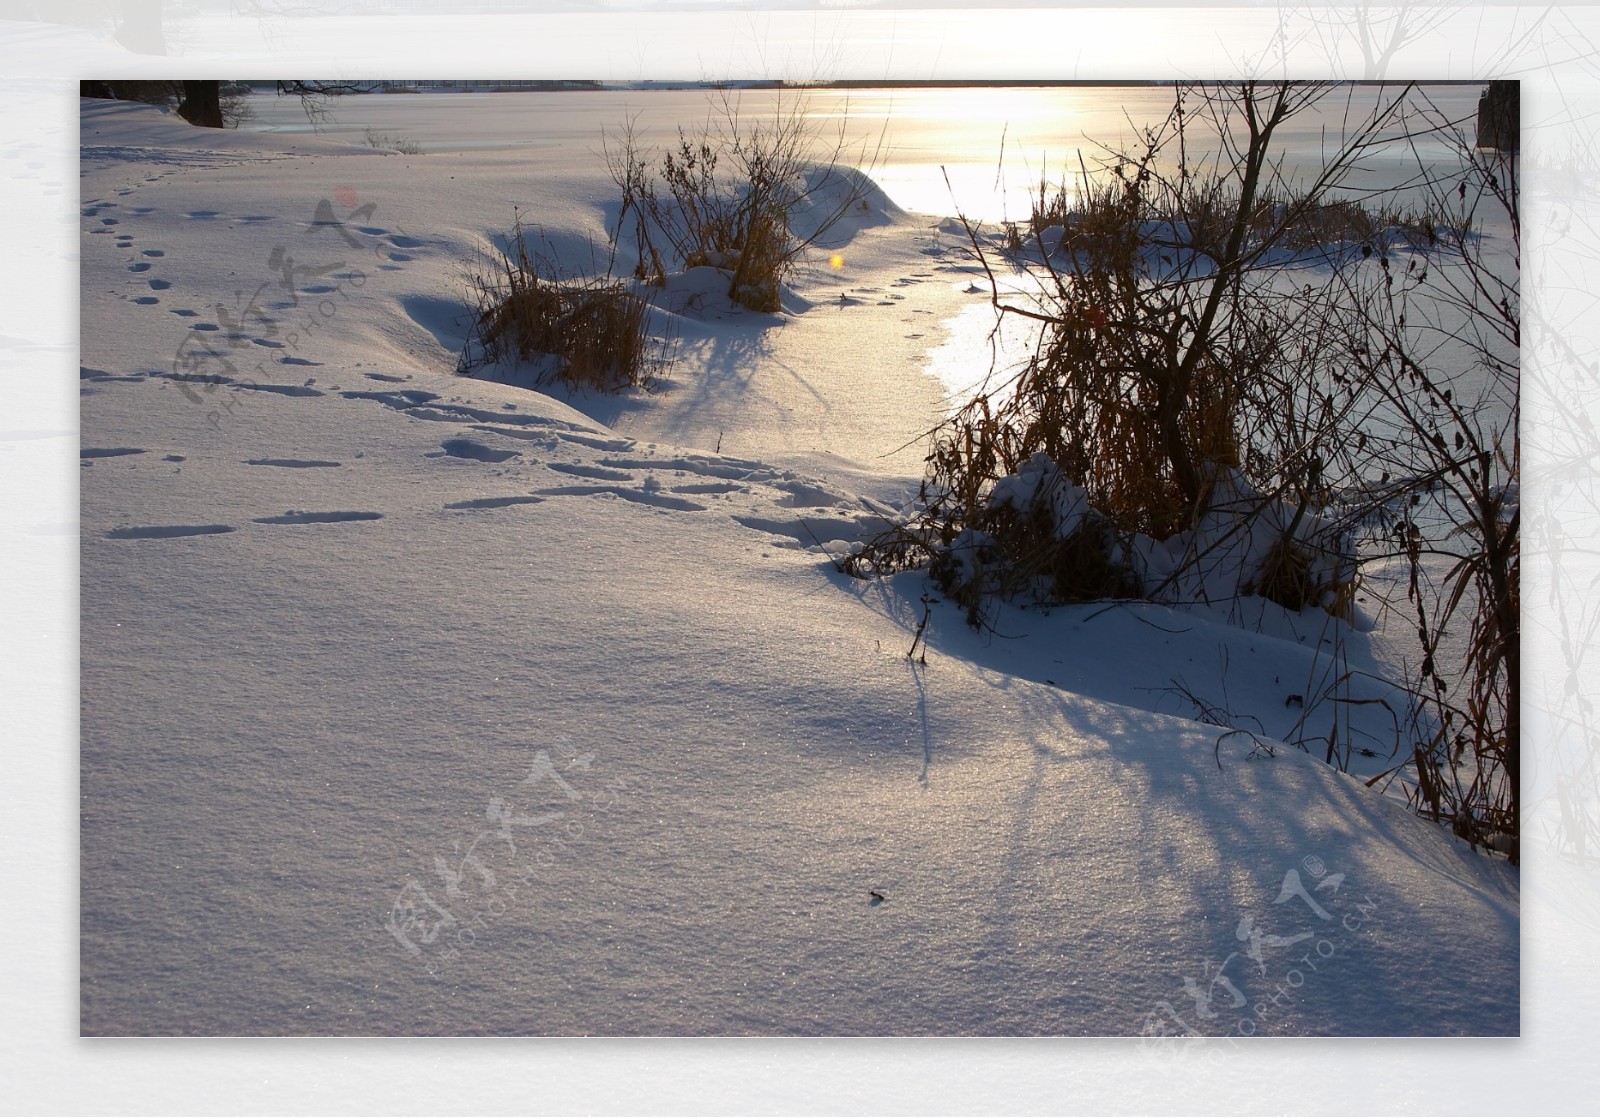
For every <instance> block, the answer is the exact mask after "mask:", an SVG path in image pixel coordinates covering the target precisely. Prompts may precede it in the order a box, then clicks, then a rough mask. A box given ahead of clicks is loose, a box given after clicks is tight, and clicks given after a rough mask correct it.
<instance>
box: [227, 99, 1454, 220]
mask: <svg viewBox="0 0 1600 1118" xmlns="http://www.w3.org/2000/svg"><path fill="white" fill-rule="evenodd" d="M1387 88H1388V90H1390V91H1393V90H1394V89H1396V88H1397V87H1393V86H1390V87H1387ZM1481 89H1482V86H1481V85H1478V84H1467V85H1432V86H1428V87H1426V93H1427V95H1428V96H1429V97H1430V98H1431V99H1432V100H1433V101H1434V103H1435V104H1437V105H1438V106H1439V107H1440V108H1441V109H1442V110H1444V111H1445V112H1446V113H1448V114H1449V116H1450V117H1451V118H1452V119H1470V118H1471V116H1472V114H1473V113H1474V112H1475V110H1476V106H1477V99H1478V95H1479V93H1480V92H1481ZM725 96H726V97H727V98H729V99H730V100H729V102H728V103H729V104H731V105H733V106H735V107H736V109H737V111H738V112H739V114H740V115H741V116H742V117H745V118H747V119H751V120H757V119H768V120H770V119H771V118H772V117H773V115H774V114H775V113H778V112H785V113H787V112H793V111H795V110H797V109H798V110H799V111H801V112H803V113H804V114H805V115H806V117H807V118H808V119H809V120H811V121H813V122H815V123H816V125H817V131H818V135H819V137H820V139H821V141H822V142H823V143H825V144H826V145H827V147H828V148H829V149H832V148H833V147H835V146H837V148H838V150H839V151H840V153H841V154H840V161H841V162H846V163H852V164H855V165H857V166H860V167H862V168H863V169H866V170H868V171H869V172H870V173H871V175H872V177H873V178H874V179H876V180H877V181H878V182H879V183H880V184H881V185H882V186H883V187H884V189H885V190H886V191H887V192H888V193H889V196H890V197H891V198H893V199H894V200H895V201H896V202H897V203H898V204H899V205H900V206H901V207H902V208H904V209H907V210H910V211H912V212H914V213H926V214H937V215H949V214H952V213H954V212H955V211H956V210H957V209H958V208H959V209H960V210H961V211H962V212H964V213H966V214H967V215H968V216H969V217H973V218H975V219H980V220H984V221H1001V220H1008V219H1009V220H1017V219H1020V218H1023V217H1026V216H1027V214H1028V202H1029V198H1030V196H1031V195H1032V194H1034V193H1036V192H1037V190H1038V185H1039V181H1040V178H1041V176H1043V177H1044V178H1046V179H1047V180H1049V181H1050V182H1057V181H1060V179H1061V178H1062V177H1063V176H1075V175H1076V174H1077V171H1078V167H1079V160H1080V158H1081V159H1082V160H1083V161H1084V162H1085V163H1087V164H1088V165H1089V166H1090V168H1091V169H1092V168H1093V166H1094V162H1095V160H1096V158H1097V157H1098V156H1101V155H1103V154H1104V153H1105V151H1106V149H1108V148H1122V147H1127V148H1130V149H1131V148H1132V147H1133V145H1134V144H1135V143H1136V135H1137V129H1139V128H1143V127H1145V126H1149V125H1155V124H1159V123H1160V122H1161V120H1162V119H1163V118H1164V117H1165V116H1166V114H1167V112H1168V111H1169V110H1170V109H1171V107H1172V100H1173V94H1172V89H1171V87H1168V86H1155V85H1151V86H1074V87H978V88H942V89H931V88H893V89H854V90H842V89H812V90H803V91H802V90H787V91H782V92H780V91H773V90H747V91H743V92H737V93H728V94H723V93H721V92H718V91H715V90H705V89H691V90H643V91H641V90H623V89H613V90H593V91H588V90H583V91H561V92H537V93H442V94H436V93H419V94H403V95H402V94H395V95H371V96H359V97H346V98H342V99H339V100H337V101H334V102H333V103H332V112H331V113H330V114H329V117H328V119H327V120H325V121H324V122H323V124H322V131H323V133H324V134H325V135H328V136H332V137H341V136H347V137H349V138H351V139H354V140H357V141H359V140H361V139H362V138H363V136H364V135H365V133H366V132H367V130H369V129H370V130H371V131H372V132H373V133H374V134H375V135H377V136H387V137H390V138H391V139H393V140H400V139H404V140H409V141H411V142H413V143H415V144H417V145H418V146H419V147H420V149H421V150H422V152H424V153H428V154H433V153H441V154H442V153H446V152H470V151H487V150H504V149H523V148H525V149H527V150H528V152H529V154H530V156H533V155H537V156H538V157H539V158H541V159H547V160H551V159H553V160H558V161H562V162H565V163H576V164H578V165H580V166H582V165H587V166H590V167H592V166H593V165H595V163H596V162H597V161H600V160H602V159H603V154H602V144H603V137H604V136H606V135H607V134H610V135H613V136H615V135H617V134H618V133H619V131H620V130H621V128H622V127H623V126H624V125H625V124H626V123H627V122H629V121H633V122H635V127H636V128H637V130H638V132H639V133H640V135H641V138H642V139H644V140H645V141H647V142H648V141H655V142H657V143H662V142H665V141H668V140H670V139H672V138H673V137H674V136H675V135H676V132H677V129H678V128H679V127H682V128H684V129H685V130H687V131H688V132H690V133H691V134H693V133H694V132H695V131H696V130H697V129H698V128H699V127H700V126H701V125H704V124H706V123H707V122H708V121H709V122H711V123H712V124H715V123H716V122H717V121H719V120H721V119H722V116H723V113H722V106H723V100H722V99H723V98H724V97H725ZM1378 96H1379V89H1378V87H1344V88H1342V89H1339V90H1335V91H1333V92H1330V94H1329V95H1328V96H1327V98H1326V99H1325V100H1324V102H1323V103H1322V104H1320V105H1319V106H1317V108H1316V109H1315V110H1314V111H1312V112H1308V113H1306V114H1304V115H1302V116H1301V117H1299V118H1297V119H1296V120H1295V121H1293V122H1292V127H1291V128H1290V129H1289V130H1288V131H1287V132H1285V133H1282V134H1281V135H1282V139H1283V144H1282V150H1283V152H1284V153H1285V156H1286V159H1287V161H1288V162H1287V166H1288V167H1289V168H1290V169H1291V170H1293V171H1296V172H1298V173H1300V174H1306V173H1309V172H1312V171H1314V170H1315V169H1317V168H1319V167H1320V166H1321V165H1322V161H1323V157H1324V153H1325V152H1326V151H1328V150H1330V149H1332V148H1334V147H1336V146H1337V143H1338V139H1339V136H1340V134H1341V131H1342V129H1343V125H1344V122H1345V121H1346V119H1347V118H1348V119H1359V118H1360V116H1361V110H1362V109H1363V108H1364V107H1369V106H1370V105H1371V104H1372V103H1374V101H1375V100H1376V98H1377V97H1378ZM251 107H252V108H253V109H254V111H255V119H254V120H253V121H251V122H250V124H249V127H252V128H258V129H263V130H268V131H278V132H309V131H311V125H310V124H309V123H308V122H307V120H306V117H305V114H304V113H303V112H302V111H301V109H300V105H299V102H298V100H297V99H295V98H287V97H274V96H270V95H265V96H263V95H258V96H256V97H253V98H252V99H251ZM1418 150H1419V152H1420V153H1421V154H1422V155H1423V157H1424V158H1425V159H1433V160H1449V163H1447V164H1443V165H1445V166H1448V165H1451V164H1453V157H1452V156H1451V155H1450V153H1449V150H1448V149H1447V147H1446V146H1445V145H1443V144H1441V143H1439V142H1437V141H1427V140H1424V141H1419V149H1418ZM1365 167H1366V171H1367V175H1368V177H1366V178H1364V179H1363V185H1368V186H1377V185H1392V184H1394V183H1396V182H1400V181H1403V180H1404V179H1405V178H1406V177H1408V176H1409V175H1410V174H1411V173H1413V171H1414V168H1415V158H1414V156H1413V155H1412V154H1411V152H1410V150H1409V148H1408V147H1407V145H1404V144H1396V145H1394V147H1393V148H1392V150H1389V151H1387V152H1385V153H1384V154H1383V155H1381V156H1380V157H1376V158H1374V159H1371V160H1369V161H1368V162H1367V163H1366V165H1365ZM946 176H948V185H947V182H946ZM952 191H953V192H954V198H953V199H952Z"/></svg>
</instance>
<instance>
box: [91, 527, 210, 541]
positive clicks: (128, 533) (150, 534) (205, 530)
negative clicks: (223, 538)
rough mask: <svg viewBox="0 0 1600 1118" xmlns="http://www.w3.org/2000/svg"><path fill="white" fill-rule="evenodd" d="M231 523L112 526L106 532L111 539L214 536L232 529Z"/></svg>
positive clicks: (168, 538) (169, 538) (166, 538)
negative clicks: (133, 526) (134, 526)
mask: <svg viewBox="0 0 1600 1118" xmlns="http://www.w3.org/2000/svg"><path fill="white" fill-rule="evenodd" d="M233 530H234V529H233V525H231V524H153V525H149V526H145V527H136V528H113V529H111V531H109V532H107V533H106V538H107V539H112V540H171V539H177V538H178V537H179V536H216V535H221V534H222V533H223V532H231V531H233Z"/></svg>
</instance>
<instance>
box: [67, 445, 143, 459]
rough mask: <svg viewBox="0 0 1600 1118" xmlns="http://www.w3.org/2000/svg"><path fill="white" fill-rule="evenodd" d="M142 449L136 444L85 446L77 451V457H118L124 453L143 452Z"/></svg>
mask: <svg viewBox="0 0 1600 1118" xmlns="http://www.w3.org/2000/svg"><path fill="white" fill-rule="evenodd" d="M143 453H144V450H143V449H142V448H141V447H136V446H107V447H96V446H86V447H84V448H83V449H82V450H80V451H78V457H79V458H120V457H122V456H123V455H124V454H143Z"/></svg>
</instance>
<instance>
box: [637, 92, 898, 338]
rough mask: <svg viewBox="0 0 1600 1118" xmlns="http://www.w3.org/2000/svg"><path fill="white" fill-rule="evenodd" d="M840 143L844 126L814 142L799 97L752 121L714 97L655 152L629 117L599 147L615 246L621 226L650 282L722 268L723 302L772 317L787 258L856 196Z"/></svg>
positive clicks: (791, 261)
mask: <svg viewBox="0 0 1600 1118" xmlns="http://www.w3.org/2000/svg"><path fill="white" fill-rule="evenodd" d="M843 143H844V140H843V133H842V132H841V135H840V138H839V139H837V140H835V141H834V142H833V144H832V146H831V148H830V147H829V146H828V145H826V144H824V143H822V137H821V136H820V135H819V134H818V130H817V126H816V125H815V124H814V122H813V121H811V120H810V119H809V118H808V117H807V115H806V112H805V106H804V104H803V103H793V104H784V103H780V104H779V105H778V106H777V108H776V110H775V112H774V113H773V114H772V116H771V117H770V118H762V119H755V120H752V119H750V118H746V117H742V116H741V115H740V112H739V107H738V104H737V103H736V102H734V101H724V102H723V103H722V105H721V106H720V109H719V110H717V111H716V112H714V114H713V119H711V120H708V122H707V124H706V125H705V126H704V128H702V129H701V130H700V131H699V132H698V133H696V134H694V135H690V134H689V133H687V132H685V131H683V130H681V129H680V130H679V132H678V142H677V145H676V146H675V147H672V148H669V149H668V150H666V151H665V152H658V151H655V150H652V149H649V148H646V147H645V146H643V144H642V143H641V140H640V137H639V136H638V135H637V134H636V133H635V131H634V128H633V126H632V125H631V124H629V125H628V126H626V127H625V128H624V129H623V130H622V131H621V133H620V135H617V136H614V137H613V136H608V137H607V142H606V162H607V168H608V170H609V171H610V173H611V178H612V181H613V182H615V183H616V185H617V187H618V189H619V190H620V192H621V201H622V206H621V209H620V211H619V213H618V215H617V225H616V228H615V230H614V232H613V234H612V239H613V242H614V243H617V242H620V241H621V240H622V235H623V233H624V231H625V229H626V230H628V231H629V232H630V234H631V238H632V241H633V246H632V247H633V248H634V249H635V250H636V251H637V253H638V264H637V266H636V268H635V270H634V276H635V278H636V279H639V280H642V281H644V282H647V283H651V284H654V285H655V286H658V287H660V286H664V285H665V283H666V275H667V271H668V269H669V268H694V267H701V266H711V267H714V268H718V269H720V270H722V271H724V272H726V273H727V274H728V298H729V299H731V300H732V301H733V302H735V303H737V304H739V305H740V306H743V307H746V308H748V309H750V310H754V311H762V312H767V313H776V312H777V311H778V310H779V309H780V306H781V304H780V294H781V286H782V284H783V282H784V280H785V279H786V278H787V277H788V275H789V273H790V272H791V271H792V270H793V268H794V266H795V264H796V262H797V261H798V260H799V259H800V257H801V256H802V255H803V254H804V253H805V251H806V250H807V249H808V248H809V247H810V246H812V245H813V244H816V243H817V242H818V241H819V239H821V238H822V237H824V236H825V235H826V234H828V233H829V231H830V230H832V229H834V228H835V227H836V226H837V225H838V223H839V222H840V221H841V220H842V219H843V218H844V217H845V216H846V215H847V214H849V213H850V212H851V211H852V210H853V209H854V208H855V207H856V206H857V205H858V204H861V203H863V202H864V198H863V195H864V192H865V190H866V189H867V187H868V185H869V184H868V182H867V180H865V179H858V178H856V177H855V176H853V175H848V174H841V173H839V172H840V171H841V169H842V168H843V166H844V165H843V164H842V163H841V162H840V160H841V157H842V155H843V154H844V153H843ZM861 156H862V161H863V162H864V163H870V161H871V160H870V158H869V153H868V152H867V151H866V150H865V149H864V150H863V151H862V153H861ZM630 220H631V229H629V228H628V227H629V223H630Z"/></svg>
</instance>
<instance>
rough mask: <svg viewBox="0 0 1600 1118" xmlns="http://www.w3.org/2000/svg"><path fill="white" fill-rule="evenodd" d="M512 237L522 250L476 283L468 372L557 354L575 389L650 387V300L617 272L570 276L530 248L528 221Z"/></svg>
mask: <svg viewBox="0 0 1600 1118" xmlns="http://www.w3.org/2000/svg"><path fill="white" fill-rule="evenodd" d="M508 240H509V241H510V243H511V244H512V245H514V246H515V247H514V249H513V250H512V253H511V254H510V255H508V256H506V257H504V258H503V260H502V261H501V265H500V270H499V271H498V272H497V273H490V274H489V275H487V276H485V275H479V276H476V277H473V278H472V280H471V281H470V286H471V287H472V289H473V292H474V295H475V297H476V303H477V307H476V310H475V312H474V314H473V335H474V340H473V341H470V342H469V343H468V348H467V351H466V352H464V353H463V356H462V362H461V371H463V372H467V371H470V370H471V369H473V368H476V367H479V366H483V365H493V364H497V363H500V362H505V361H511V362H538V361H541V360H547V359H554V362H555V368H554V370H553V375H554V377H555V378H556V379H558V380H560V381H562V382H563V383H566V384H568V385H570V386H572V387H575V388H585V389H592V390H595V391H600V392H616V391H621V390H622V389H625V388H633V387H645V386H647V385H648V383H649V380H650V374H651V371H652V369H653V367H654V365H655V363H656V362H655V361H654V360H653V358H652V353H653V349H654V342H653V339H652V338H651V336H650V333H649V308H648V306H647V305H646V303H645V302H644V301H643V300H641V299H640V298H639V297H638V296H637V295H635V294H634V293H633V292H632V291H631V290H630V289H629V288H628V286H627V285H626V284H623V283H621V282H618V281H615V280H612V279H610V278H609V277H600V278H586V279H585V278H578V279H574V278H565V277H562V276H561V275H560V272H559V270H558V269H557V268H556V267H555V266H554V265H553V264H552V263H550V262H549V261H547V260H545V259H544V258H542V257H539V256H536V255H534V254H532V253H530V252H529V251H528V248H527V243H526V240H525V237H524V230H523V227H522V223H521V220H520V219H518V221H517V223H516V225H515V226H514V228H513V230H512V233H511V235H510V236H509V238H508Z"/></svg>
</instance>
